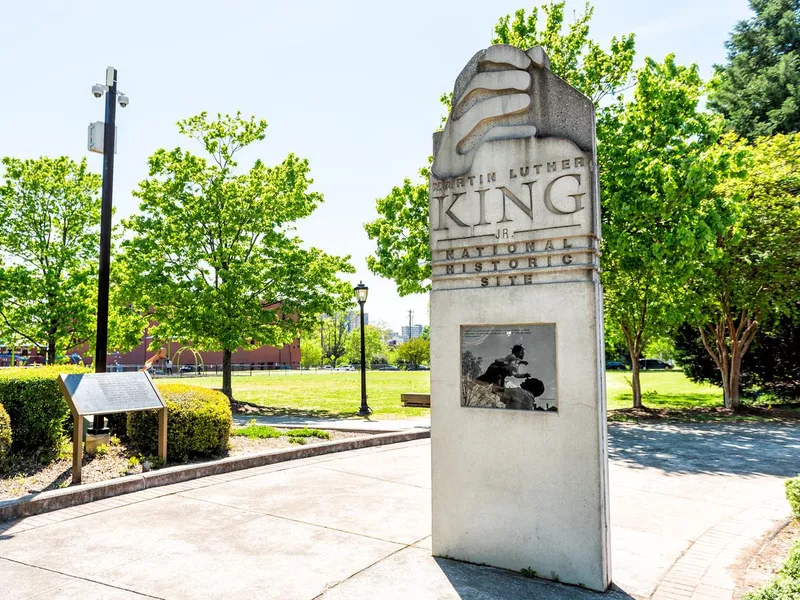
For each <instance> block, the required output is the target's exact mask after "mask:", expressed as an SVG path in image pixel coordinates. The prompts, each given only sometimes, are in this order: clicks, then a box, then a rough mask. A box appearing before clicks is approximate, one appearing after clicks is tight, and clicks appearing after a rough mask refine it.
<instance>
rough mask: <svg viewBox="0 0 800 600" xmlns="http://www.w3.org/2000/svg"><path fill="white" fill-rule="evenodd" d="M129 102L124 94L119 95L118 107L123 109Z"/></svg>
mask: <svg viewBox="0 0 800 600" xmlns="http://www.w3.org/2000/svg"><path fill="white" fill-rule="evenodd" d="M129 102H130V99H129V98H128V97H127V96H126V95H125V94H120V96H119V105H120V106H121V107H122V108H125V107H126V106H128V103H129Z"/></svg>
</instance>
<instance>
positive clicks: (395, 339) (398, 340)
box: [387, 331, 405, 348]
mask: <svg viewBox="0 0 800 600" xmlns="http://www.w3.org/2000/svg"><path fill="white" fill-rule="evenodd" d="M404 341H405V340H404V339H403V336H402V335H400V334H399V333H397V332H396V331H392V332H391V333H390V334H389V341H388V342H387V344H388V345H389V347H390V348H394V347H395V346H397V345H398V344H402V343H403V342H404Z"/></svg>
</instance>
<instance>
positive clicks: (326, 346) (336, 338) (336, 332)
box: [319, 311, 349, 369]
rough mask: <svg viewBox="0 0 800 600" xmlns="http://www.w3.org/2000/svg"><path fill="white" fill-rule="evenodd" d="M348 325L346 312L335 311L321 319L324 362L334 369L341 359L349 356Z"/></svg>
mask: <svg viewBox="0 0 800 600" xmlns="http://www.w3.org/2000/svg"><path fill="white" fill-rule="evenodd" d="M348 323H349V319H348V315H347V313H346V312H344V311H335V312H333V313H331V314H330V315H322V316H321V317H320V318H319V328H320V347H321V348H322V362H323V363H325V362H327V363H329V364H330V365H331V366H332V367H333V368H334V369H335V368H336V363H337V362H339V359H340V358H342V357H343V356H345V355H346V354H347V325H348Z"/></svg>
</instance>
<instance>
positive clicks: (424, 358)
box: [396, 337, 431, 365]
mask: <svg viewBox="0 0 800 600" xmlns="http://www.w3.org/2000/svg"><path fill="white" fill-rule="evenodd" d="M396 353H397V359H398V360H401V361H403V362H405V363H406V364H410V365H421V364H424V363H427V362H429V361H430V360H431V342H430V340H426V339H423V338H421V337H417V338H412V339H410V340H408V341H407V342H406V343H404V344H400V345H399V346H398V347H397V350H396Z"/></svg>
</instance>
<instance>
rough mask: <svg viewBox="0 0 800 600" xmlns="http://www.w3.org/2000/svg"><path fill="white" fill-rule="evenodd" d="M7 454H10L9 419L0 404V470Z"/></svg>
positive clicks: (3, 465)
mask: <svg viewBox="0 0 800 600" xmlns="http://www.w3.org/2000/svg"><path fill="white" fill-rule="evenodd" d="M9 454H11V419H10V418H9V416H8V413H7V412H6V409H5V408H3V405H2V404H0V472H2V471H3V469H4V468H5V466H6V462H8V455H9Z"/></svg>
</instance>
